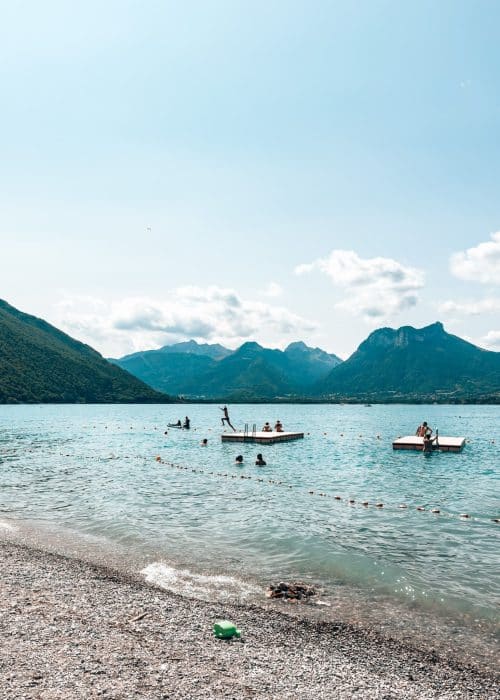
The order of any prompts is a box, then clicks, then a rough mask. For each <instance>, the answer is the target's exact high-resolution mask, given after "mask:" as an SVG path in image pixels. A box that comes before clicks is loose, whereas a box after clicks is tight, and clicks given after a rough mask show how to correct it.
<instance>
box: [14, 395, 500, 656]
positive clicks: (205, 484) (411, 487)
mask: <svg viewBox="0 0 500 700" xmlns="http://www.w3.org/2000/svg"><path fill="white" fill-rule="evenodd" d="M181 411H182V413H181ZM186 412H187V413H188V414H189V417H190V418H191V425H192V430H190V431H185V430H175V429H169V430H168V434H167V435H165V434H164V431H165V429H166V424H167V423H168V422H172V421H175V420H177V418H181V419H182V418H183V417H184V415H185V413H186ZM230 414H231V418H232V421H233V423H234V424H235V425H236V426H237V427H239V428H242V427H243V425H244V423H245V422H246V423H248V424H250V426H251V425H252V423H254V422H255V423H256V424H257V426H258V427H259V428H260V427H261V425H263V423H264V422H265V421H266V420H269V421H270V422H271V423H274V422H275V420H276V419H277V418H280V419H281V421H282V422H283V424H284V426H285V429H289V430H297V431H304V432H306V437H305V439H304V440H302V441H296V442H291V443H282V444H278V445H272V446H260V445H251V444H227V443H226V444H222V443H221V441H220V433H221V422H220V416H221V415H222V414H221V412H220V411H219V409H218V408H217V407H216V406H212V405H209V406H207V405H203V406H198V405H191V406H182V407H179V406H40V405H39V406H0V484H1V490H0V518H1V519H2V520H3V522H4V523H12V522H15V521H19V520H20V521H23V522H29V523H36V524H38V525H41V526H44V525H46V526H48V527H52V528H54V527H57V528H60V529H61V531H64V530H65V531H71V532H72V533H73V534H76V535H78V536H81V537H82V538H83V539H85V538H87V540H88V539H91V538H98V539H99V540H100V541H102V542H103V543H104V544H106V543H107V544H108V545H110V546H111V547H113V546H118V545H119V546H120V547H121V548H123V551H126V552H129V553H130V556H131V561H133V555H134V553H139V552H140V553H141V555H142V556H143V557H145V558H146V560H147V562H149V567H148V569H147V571H146V573H147V574H148V576H149V578H150V579H151V580H153V581H155V582H156V583H158V584H160V585H164V586H166V587H170V588H173V589H177V590H181V589H184V590H187V591H188V592H190V593H191V594H195V595H196V594H202V593H203V591H204V590H205V591H206V590H208V589H210V586H212V589H214V588H215V587H217V588H219V589H220V588H227V589H228V590H229V589H231V587H233V588H234V590H235V591H236V590H237V591H239V593H240V594H241V595H242V596H243V595H246V596H247V597H248V596H250V597H252V596H253V597H254V598H259V597H262V593H263V587H265V586H266V585H267V584H268V583H269V582H271V581H276V580H281V579H285V580H286V579H297V578H301V579H307V580H309V581H311V582H315V583H317V584H319V585H321V586H322V587H323V588H324V594H323V597H322V600H323V602H325V603H327V604H329V606H330V609H331V611H332V614H333V613H335V614H337V615H338V614H339V612H341V613H342V614H343V615H344V617H345V616H347V617H348V618H351V619H352V620H356V619H358V618H360V617H363V618H365V617H366V616H368V617H370V618H371V619H372V621H375V622H377V623H378V624H381V625H383V626H384V627H388V628H389V630H390V631H391V632H393V631H394V629H396V628H398V627H400V628H404V631H405V634H406V636H411V634H413V633H415V631H418V633H419V634H424V635H425V634H426V633H431V634H432V635H435V636H438V637H439V634H442V636H443V639H444V638H446V639H447V640H449V639H450V637H454V638H455V640H456V643H457V645H459V646H460V645H466V644H469V645H470V640H471V638H473V639H474V646H475V647H476V648H478V649H479V648H481V649H482V651H483V652H484V654H486V655H487V654H488V653H490V652H491V651H492V649H493V647H494V638H495V632H496V623H497V612H498V603H499V601H500V597H499V590H500V585H499V584H500V567H499V552H500V546H499V544H500V542H499V534H500V525H498V524H495V523H494V522H492V518H495V517H499V515H500V513H499V488H498V487H499V478H500V420H499V418H500V408H499V407H493V406H372V407H365V406H347V405H346V406H329V405H312V406H311V405H308V406H302V405H300V406H298V405H286V406H266V405H244V406H233V407H231V409H230ZM422 420H427V421H428V422H429V423H430V425H432V426H433V427H434V428H436V427H437V428H439V432H440V434H441V435H456V436H464V437H466V438H467V441H468V442H467V445H466V447H465V449H464V451H463V452H462V453H460V454H452V453H442V454H441V453H434V454H432V455H430V456H428V455H425V456H424V455H423V454H422V453H417V452H404V451H403V452H400V451H393V450H392V445H391V443H392V440H393V439H394V438H395V437H398V436H400V435H408V434H413V432H414V431H415V428H416V426H417V425H418V424H419V423H420V422H421V421H422ZM205 437H206V438H208V446H207V447H202V446H201V445H200V442H201V440H202V438H205ZM257 452H262V453H263V454H264V459H265V460H266V461H267V467H265V468H261V469H259V468H258V467H255V466H254V461H255V456H256V454H257ZM238 453H241V454H243V456H244V464H243V466H237V465H235V464H234V458H235V456H236V454H238ZM157 456H161V458H162V460H163V461H164V462H168V463H170V464H175V465H179V466H183V467H188V468H189V469H180V468H176V467H173V466H169V465H168V464H165V463H160V462H158V461H156V459H155V458H156V457H157ZM193 470H195V471H193ZM210 472H213V473H212V474H210ZM241 476H246V477H252V478H251V479H250V478H247V479H242V478H241ZM258 479H263V481H258ZM270 481H274V482H281V483H269V482H270ZM310 491H313V492H314V493H310ZM320 493H323V494H325V495H323V496H321V495H319V494H320ZM337 495H338V496H340V497H341V498H342V500H340V501H338V500H335V499H334V496H337ZM349 498H352V499H354V500H355V501H356V502H355V503H354V504H349V503H348V499H349ZM364 500H367V501H369V502H370V504H375V503H383V504H384V507H383V508H376V507H375V506H374V505H370V506H368V507H366V506H362V505H361V502H362V501H364ZM400 504H406V505H407V506H408V507H407V508H406V509H401V508H399V506H400ZM417 506H423V507H425V510H424V511H417V510H416V507H417ZM432 508H438V509H439V510H440V511H441V512H440V514H439V515H437V514H432V513H431V512H430V511H431V509H432ZM464 513H467V514H469V515H470V518H469V519H463V518H460V515H461V514H464ZM179 569H184V571H182V572H179ZM221 574H225V576H222V577H221ZM212 593H213V590H212ZM328 611H329V609H328V605H325V607H324V608H322V614H324V615H327V614H328ZM443 630H445V632H443ZM467 640H468V641H467Z"/></svg>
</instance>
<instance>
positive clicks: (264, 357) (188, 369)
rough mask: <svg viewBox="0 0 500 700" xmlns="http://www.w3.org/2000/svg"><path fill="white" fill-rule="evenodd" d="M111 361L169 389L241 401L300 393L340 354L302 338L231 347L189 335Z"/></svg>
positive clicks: (191, 396)
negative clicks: (282, 344) (280, 344)
mask: <svg viewBox="0 0 500 700" xmlns="http://www.w3.org/2000/svg"><path fill="white" fill-rule="evenodd" d="M111 362H114V363H115V364H117V365H118V366H120V367H122V368H123V369H126V370H127V371H128V372H130V373H131V374H133V375H135V376H136V377H139V378H140V379H141V380H142V381H144V382H146V383H147V384H149V385H150V386H152V387H154V388H155V389H157V390H159V391H167V392H168V393H169V394H179V395H182V396H183V397H185V398H189V399H196V398H198V399H208V400H210V399H226V400H232V401H245V400H255V399H259V400H272V399H275V398H277V397H282V398H284V397H288V398H290V397H292V396H304V395H306V394H308V392H309V391H310V389H311V387H313V386H314V385H315V384H316V383H318V382H320V381H321V380H322V379H324V378H325V377H326V376H327V375H328V374H329V372H330V371H331V370H332V369H333V368H334V367H335V366H337V365H338V364H340V363H341V360H340V358H338V357H337V356H336V355H333V354H329V353H327V352H325V351H324V350H321V349H320V348H310V347H308V346H307V345H305V343H302V342H296V343H291V344H290V345H289V346H288V347H287V348H286V349H285V350H271V349H268V348H264V347H262V346H261V345H259V344H258V343H255V342H248V343H244V344H243V345H242V346H241V347H239V348H238V349H237V350H234V351H231V350H228V349H227V348H224V347H222V346H221V345H206V344H205V345H198V344H197V343H196V342H195V341H193V340H191V341H189V342H188V343H177V344H175V345H170V346H166V347H163V348H160V349H159V350H149V351H146V352H138V353H134V354H132V355H126V356H125V357H122V358H121V359H117V360H111Z"/></svg>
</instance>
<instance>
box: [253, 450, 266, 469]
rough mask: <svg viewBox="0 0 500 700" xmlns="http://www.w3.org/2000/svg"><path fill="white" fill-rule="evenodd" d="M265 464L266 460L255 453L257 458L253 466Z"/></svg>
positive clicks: (263, 465)
mask: <svg viewBox="0 0 500 700" xmlns="http://www.w3.org/2000/svg"><path fill="white" fill-rule="evenodd" d="M266 464H267V462H266V461H264V457H263V456H262V455H261V454H260V452H259V454H258V455H257V459H256V460H255V466H256V467H265V466H266Z"/></svg>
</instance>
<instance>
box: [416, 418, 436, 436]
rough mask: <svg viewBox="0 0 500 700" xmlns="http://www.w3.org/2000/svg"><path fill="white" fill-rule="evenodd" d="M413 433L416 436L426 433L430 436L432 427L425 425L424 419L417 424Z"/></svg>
mask: <svg viewBox="0 0 500 700" xmlns="http://www.w3.org/2000/svg"><path fill="white" fill-rule="evenodd" d="M415 435H416V436H417V437H425V436H426V435H429V437H430V436H431V435H432V428H431V426H430V425H427V421H425V420H424V422H423V423H421V425H419V426H418V428H417V432H416V433H415Z"/></svg>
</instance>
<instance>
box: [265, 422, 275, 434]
mask: <svg viewBox="0 0 500 700" xmlns="http://www.w3.org/2000/svg"><path fill="white" fill-rule="evenodd" d="M262 432H264V433H272V432H273V429H272V428H271V424H270V423H269V421H266V422H265V423H264V427H263V428H262Z"/></svg>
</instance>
